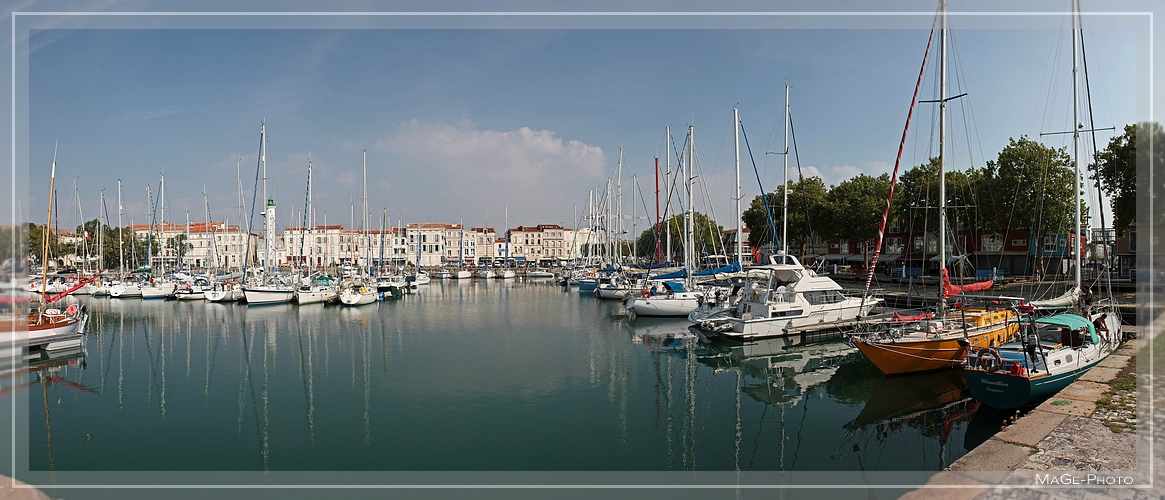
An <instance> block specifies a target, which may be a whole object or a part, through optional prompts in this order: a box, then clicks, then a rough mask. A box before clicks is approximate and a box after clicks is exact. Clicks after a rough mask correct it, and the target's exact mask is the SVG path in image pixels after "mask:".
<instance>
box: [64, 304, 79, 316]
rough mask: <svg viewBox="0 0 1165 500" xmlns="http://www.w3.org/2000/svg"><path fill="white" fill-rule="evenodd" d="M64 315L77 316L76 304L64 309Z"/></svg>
mask: <svg viewBox="0 0 1165 500" xmlns="http://www.w3.org/2000/svg"><path fill="white" fill-rule="evenodd" d="M65 314H67V315H69V316H73V315H76V314H77V304H70V305H69V307H66V308H65Z"/></svg>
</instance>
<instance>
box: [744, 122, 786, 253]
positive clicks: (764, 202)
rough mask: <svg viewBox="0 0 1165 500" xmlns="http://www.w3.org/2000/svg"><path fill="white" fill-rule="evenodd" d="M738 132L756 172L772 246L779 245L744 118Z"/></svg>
mask: <svg viewBox="0 0 1165 500" xmlns="http://www.w3.org/2000/svg"><path fill="white" fill-rule="evenodd" d="M740 134H741V135H743V136H744V147H745V149H747V150H748V159H749V160H750V161H752V171H753V173H755V174H756V183H757V185H759V186H760V198H761V203H762V204H763V205H764V207H765V216H766V217H768V219H769V228H771V229H772V231H773V244H774V245H775V246H774V248H777V246H776V245H780V243H781V242H780V241H777V225H776V224H774V223H773V212H772V210H770V207H769V196H768V193H765V186H764V184H763V183H762V182H761V180H760V170H757V168H756V158H755V157H753V155H752V146H751V145H750V144H749V142H748V132H745V130H744V120H741V121H740ZM738 236H739V235H738ZM757 242H758V243H763V242H764V240H758V241H757ZM758 246H759V245H758Z"/></svg>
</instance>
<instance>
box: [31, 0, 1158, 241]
mask: <svg viewBox="0 0 1165 500" xmlns="http://www.w3.org/2000/svg"><path fill="white" fill-rule="evenodd" d="M909 7H911V8H912V9H911V10H919V9H921V10H924V11H933V9H934V6H932V5H930V4H929V3H912V4H910V5H909ZM957 7H958V6H957V5H952V9H956V8H957ZM1039 7H1040V8H1039V9H1032V10H1052V11H1062V10H1066V9H1068V8H1069V6H1068V4H1067V2H1046V3H1041V4H1039ZM113 10H122V9H116V8H115V9H113ZM506 10H510V9H506ZM697 10H700V9H697ZM1134 10H1135V9H1134ZM986 17H988V18H986V19H985V18H984V17H975V18H971V17H968V16H964V17H958V16H953V17H952V18H951V41H950V45H949V54H950V55H949V56H948V57H949V63H948V67H949V72H950V73H949V74H950V76H949V78H950V80H951V81H950V82H949V84H948V85H949V90H948V95H957V94H960V93H963V92H966V93H967V95H966V96H965V97H962V98H960V99H958V100H955V101H953V102H952V104H951V105H950V110H951V114H950V118H949V120H950V122H949V123H950V128H949V131H948V141H949V142H948V152H949V153H950V154H949V155H948V165H949V166H950V167H949V168H953V169H958V170H962V169H965V168H967V167H970V166H976V167H981V166H983V165H984V163H985V162H986V161H989V160H992V159H994V158H995V156H996V155H997V154H998V152H999V151H1000V149H1001V148H1002V147H1003V146H1005V145H1006V144H1007V141H1008V139H1009V138H1013V137H1015V138H1018V137H1019V136H1021V135H1027V136H1029V137H1033V138H1038V139H1040V140H1042V141H1044V142H1045V143H1047V144H1049V145H1052V146H1055V147H1062V146H1069V145H1070V141H1071V138H1070V136H1046V137H1043V138H1040V137H1039V134H1040V133H1042V132H1056V131H1062V130H1069V129H1070V127H1071V126H1070V123H1071V72H1070V71H1071V60H1070V57H1071V53H1070V43H1071V42H1070V38H1069V37H1070V35H1069V33H1068V31H1067V29H1066V28H1067V27H1068V25H1067V23H1068V21H1067V18H1064V19H1062V20H1060V21H1062V22H1060V21H1049V22H1044V23H1042V24H1041V23H1033V24H1034V25H1035V26H1033V27H1030V28H1025V27H1022V26H1021V27H1016V25H1015V24H1016V23H1015V16H999V18H998V23H996V24H998V25H999V26H1001V27H994V26H993V21H992V19H990V18H989V16H986ZM219 21H222V22H219ZM228 21H229V22H228ZM521 21H522V22H521V23H519V24H520V26H521V29H506V28H498V27H497V26H498V23H495V24H490V25H488V26H486V27H485V28H483V29H463V28H462V25H460V24H458V23H453V22H447V24H449V27H443V26H442V22H446V21H443V20H438V21H437V22H434V23H417V26H408V27H407V28H406V29H399V26H393V27H392V28H391V29H389V28H381V27H378V26H377V25H375V23H374V24H373V25H372V26H371V27H368V26H362V27H360V29H351V28H328V27H323V28H318V27H311V22H310V20H305V22H303V23H301V25H303V26H307V27H304V28H296V27H293V28H286V27H283V26H282V25H280V24H279V23H276V26H274V27H273V26H272V25H271V24H270V23H267V24H265V23H264V21H263V20H262V19H254V20H252V19H246V18H243V19H234V18H230V19H224V20H215V19H210V20H206V21H205V22H203V23H202V24H201V25H198V26H196V27H194V28H188V27H184V26H179V27H173V26H170V25H168V24H166V23H165V22H161V23H152V21H148V20H145V21H138V20H132V19H131V20H129V21H127V22H125V23H121V24H117V23H106V24H103V23H101V22H96V23H89V24H86V23H80V24H79V25H80V29H74V28H73V27H71V26H70V25H69V24H68V23H64V24H62V25H61V26H53V25H49V27H48V28H46V29H33V30H32V31H30V32H29V33H28V39H27V41H28V43H27V45H28V65H27V95H28V128H27V144H28V191H29V195H28V203H27V205H26V206H27V207H28V211H29V213H31V214H32V215H31V216H25V217H23V219H24V220H28V219H32V220H40V219H41V218H43V211H44V207H45V202H46V198H47V194H48V177H49V170H50V166H51V164H52V162H53V156H54V154H55V155H56V163H57V179H56V188H57V196H58V197H59V199H58V202H57V209H58V216H59V217H60V219H59V220H60V223H61V225H62V226H73V225H76V224H77V221H78V220H79V219H78V216H77V212H78V210H77V199H78V198H79V200H80V212H81V213H82V214H83V216H84V218H85V219H86V220H88V219H92V218H94V217H95V214H96V213H97V210H98V204H99V199H98V197H99V195H100V191H101V190H102V189H103V190H104V196H105V198H106V207H107V208H106V210H108V217H109V219H110V222H111V223H114V224H115V223H116V216H117V209H116V207H117V203H116V196H117V180H118V179H121V180H122V189H123V194H122V196H123V199H124V203H125V207H126V216H125V220H124V222H125V223H129V219H130V218H133V219H134V221H135V222H138V223H141V222H144V221H145V220H146V219H148V217H149V209H148V208H147V201H146V186H147V184H149V185H151V186H152V188H151V189H152V190H153V194H154V196H156V195H157V189H158V182H159V179H160V176H161V174H162V172H163V171H164V172H165V179H166V194H165V200H164V201H165V204H166V218H167V219H168V220H170V221H173V222H177V223H183V222H185V220H186V213H189V218H190V220H191V221H202V220H203V219H204V217H205V215H204V213H205V210H206V209H207V206H209V211H210V215H211V218H212V219H215V220H223V219H224V218H227V219H229V220H230V222H231V223H232V224H235V223H237V222H238V220H239V218H240V211H239V208H238V205H239V197H240V196H239V192H238V185H239V184H240V183H241V185H242V190H243V198H244V200H245V203H246V204H247V205H248V206H247V208H246V209H245V210H244V211H243V214H244V215H249V213H250V207H249V205H250V203H251V200H252V190H253V189H256V186H258V187H257V189H258V190H259V192H260V196H261V193H262V189H263V188H262V184H261V181H260V182H259V183H258V184H257V183H256V177H257V167H258V161H257V159H258V150H259V132H260V124H261V123H264V122H265V123H266V128H267V133H268V141H269V151H268V155H267V177H268V180H267V191H268V193H269V195H270V196H272V197H273V198H274V199H275V202H276V203H277V205H278V210H277V218H278V220H279V225H280V226H281V227H283V226H287V225H289V224H290V225H296V226H297V225H300V224H301V220H302V219H301V217H302V216H301V215H300V214H299V213H298V212H299V211H300V210H302V208H303V206H304V204H305V201H306V200H305V199H306V182H307V170H308V161H309V158H310V161H311V165H312V168H313V200H312V203H313V205H314V206H315V222H316V223H317V224H323V223H324V222H325V214H326V221H327V223H329V224H336V223H340V224H344V225H345V226H349V225H350V222H349V220H350V218H354V219H355V221H356V223H355V227H359V226H360V225H361V223H360V218H361V217H360V211H361V208H360V207H361V201H362V200H361V198H362V191H363V188H362V186H364V185H366V189H367V193H368V196H367V198H368V200H367V202H368V206H369V212H370V213H371V214H372V215H371V218H372V219H373V220H374V221H375V222H373V223H372V224H371V225H372V226H374V227H379V226H380V224H381V216H382V214H384V213H385V212H387V214H388V216H389V217H390V222H389V224H396V223H397V222H398V220H399V219H398V218H400V217H403V220H404V221H405V222H446V223H458V222H460V221H464V223H465V224H466V225H468V226H485V225H489V226H495V227H502V226H504V225H505V223H506V221H507V220H508V223H509V226H510V227H516V226H518V225H533V224H540V223H551V224H561V225H563V226H566V227H575V226H576V225H578V223H579V222H578V221H579V218H580V217H581V216H582V215H584V214H585V212H586V211H587V203H588V197H589V196H590V194H591V192H592V190H593V191H594V193H595V194H594V196H595V198H596V199H598V198H601V197H602V196H603V193H604V192H605V189H606V182H607V179H609V178H612V177H613V176H615V175H616V172H617V170H616V168H617V165H618V164H619V159H620V149H622V169H621V171H622V178H621V180H614V181H613V182H612V188H611V189H612V190H614V189H615V184H616V183H618V184H621V186H622V193H623V195H622V199H623V205H624V208H623V212H624V214H625V216H626V217H627V218H628V219H627V220H628V222H627V223H626V224H627V225H628V226H631V224H632V223H631V215H632V198H633V196H635V197H638V196H640V194H634V195H633V194H632V192H633V191H634V189H633V188H632V176H635V178H636V179H637V181H638V183H639V187H638V192H639V193H641V194H642V195H643V196H646V197H648V198H649V200H648V201H646V202H644V201H642V200H639V201H638V206H637V207H636V208H635V211H636V212H637V215H638V216H639V217H641V219H639V220H638V221H637V222H636V225H637V229H636V230H637V231H642V230H643V229H644V228H646V224H647V223H648V222H647V219H645V218H642V217H644V212H645V210H647V211H650V212H651V216H652V217H654V211H655V203H654V196H655V195H654V190H655V173H654V165H655V158H657V157H658V158H660V164H661V168H666V165H664V164H665V162H666V156H667V154H668V152H667V148H668V147H669V146H667V145H666V143H665V126H668V125H670V126H671V129H672V141H673V144H672V145H671V146H670V147H671V148H672V149H673V151H675V150H679V149H682V148H684V147H685V146H684V140H685V136H686V134H687V130H688V127H689V125H690V126H693V127H694V130H695V137H696V140H695V149H696V158H697V164H698V170H697V172H696V173H695V177H696V178H695V181H694V182H695V183H696V184H697V186H696V188H695V190H696V195H695V198H696V201H695V202H694V205H695V207H696V209H697V210H699V211H702V212H709V211H711V212H713V213H714V214H715V217H716V219H717V220H718V221H719V222H720V223H721V224H722V225H724V226H725V227H726V228H732V227H734V226H735V222H734V211H735V202H734V201H733V200H734V197H735V163H734V152H733V127H732V109H733V107H734V106H735V107H737V108H738V109H739V111H740V116H741V119H742V122H743V129H744V132H745V134H747V146H746V143H745V139H743V138H742V139H741V155H742V158H741V179H742V180H741V186H742V193H743V199H744V202H743V203H744V205H745V206H747V203H748V201H749V200H751V199H752V198H753V197H754V196H755V195H757V194H758V193H759V192H760V186H761V185H763V187H764V189H765V191H772V190H773V189H774V188H775V187H776V186H777V185H779V183H780V182H781V178H782V175H783V169H782V160H783V158H782V156H781V155H779V154H775V153H779V152H780V151H782V150H783V147H784V142H783V141H784V138H783V137H784V136H783V133H784V117H783V108H784V100H785V84H786V83H788V85H789V86H790V90H789V98H790V112H791V115H792V125H793V129H794V131H795V141H796V155H795V156H793V155H790V157H789V165H790V172H791V175H792V176H794V178H795V176H796V175H797V167H798V164H799V166H800V172H801V173H802V174H803V175H805V176H813V175H816V176H820V177H822V178H823V180H824V181H825V182H826V184H827V185H836V184H838V183H839V182H842V181H844V180H846V179H848V178H851V177H853V176H854V175H858V174H868V175H879V174H882V173H888V172H890V171H891V169H892V168H893V165H894V162H895V158H896V153H897V151H898V146H899V140H900V138H901V135H902V128H903V126H904V122H905V119H906V114H907V111H908V108H909V105H910V100H911V93H912V92H913V90H914V86H915V81H916V79H917V78H918V72H919V66H920V64H921V63H922V56H923V52H924V50H925V49H926V44H927V37H928V35H929V31H928V29H929V26H930V23H931V18H930V17H927V16H916V17H914V18H911V19H910V20H908V21H904V22H898V23H887V22H885V20H883V19H879V18H877V17H869V18H859V19H858V20H857V21H854V22H842V21H841V20H839V21H836V24H837V27H831V23H834V22H835V21H833V20H830V19H828V18H827V19H825V20H823V21H815V22H814V23H809V24H810V26H809V27H808V28H764V27H762V28H756V29H722V28H723V25H724V24H725V23H723V22H719V21H718V20H716V19H715V18H710V19H709V20H707V22H704V20H703V19H700V18H696V19H692V20H691V21H690V22H688V23H687V25H686V26H685V27H680V28H666V27H665V29H658V27H657V26H655V25H653V24H652V23H650V22H647V21H641V20H638V19H635V18H630V19H628V18H623V17H615V18H614V20H613V21H612V20H598V21H594V22H588V23H583V24H584V25H585V26H584V28H585V29H574V28H571V27H570V26H569V24H568V25H567V27H562V25H561V24H557V23H552V22H550V21H543V22H540V21H539V20H538V19H534V20H528V19H526V20H521ZM1091 21H1092V19H1091V18H1090V19H1089V20H1087V21H1086V22H1091ZM86 22H89V21H86ZM135 23H137V24H140V26H139V25H136V24H135ZM107 24H109V26H107ZM321 24H323V25H325V26H328V23H326V22H323V23H321ZM405 24H406V25H407V24H408V23H405ZM500 24H501V25H504V23H500ZM1097 24H1104V23H1100V22H1098V23H1097ZM1110 24H1113V23H1109V24H1105V26H1103V27H1099V28H1096V29H1091V30H1089V29H1088V26H1087V25H1086V26H1085V28H1086V30H1085V37H1086V38H1085V41H1086V48H1087V54H1088V58H1089V59H1088V72H1089V78H1090V90H1091V94H1092V100H1093V114H1094V116H1095V117H1096V118H1095V120H1096V126H1097V127H1115V128H1116V129H1117V130H1118V131H1119V130H1120V129H1122V128H1123V126H1124V125H1126V124H1129V123H1134V122H1135V121H1137V120H1144V119H1147V117H1148V116H1150V113H1149V111H1148V106H1147V104H1146V96H1147V95H1148V92H1147V91H1146V90H1145V85H1146V84H1145V83H1144V82H1146V81H1147V75H1146V72H1145V71H1144V70H1143V66H1144V64H1143V63H1144V61H1146V60H1147V55H1146V49H1147V47H1145V46H1144V45H1145V44H1144V43H1143V39H1144V37H1142V38H1138V34H1137V32H1136V31H1135V30H1133V29H1130V28H1128V26H1127V25H1128V24H1129V23H1126V25H1125V26H1120V25H1119V23H1115V24H1118V25H1117V26H1111V25H1110ZM1142 24H1144V23H1142ZM888 25H889V26H890V27H887V26H888ZM906 25H908V26H907V27H905V28H904V27H902V26H906ZM111 26H112V27H111ZM434 26H435V27H434ZM937 52H938V47H937V41H936V42H935V46H934V47H933V48H932V54H931V56H932V57H931V58H930V61H929V62H928V66H927V71H926V74H925V76H924V79H923V84H922V85H923V86H922V89H921V91H920V99H923V100H925V99H934V98H936V97H937V95H938V92H937V90H936V87H937V76H936V75H937V73H936V71H935V70H936V69H937V68H938V63H937V62H936V61H935V57H936V56H937ZM1138 58H1139V59H1138ZM1139 68H1141V69H1139ZM1138 71H1140V73H1138ZM1138 78H1140V80H1138ZM18 81H20V80H19V79H18ZM1138 85H1140V86H1141V87H1140V88H1138ZM1138 96H1140V98H1138ZM936 109H937V107H936V106H935V105H933V104H926V103H920V104H918V105H917V107H916V109H915V111H914V121H913V123H912V129H911V131H910V134H909V136H908V139H907V143H906V147H905V151H904V154H903V158H902V166H903V169H905V168H909V166H911V165H917V164H920V163H923V162H925V161H926V159H927V158H929V157H930V156H935V155H937V133H936V132H935V130H936V129H937V119H936ZM1112 134H1113V132H1100V133H1099V135H1098V136H1097V142H1098V144H1099V146H1100V147H1101V148H1103V147H1104V145H1105V144H1107V142H1108V139H1109V137H1111V136H1112ZM1089 142H1090V141H1089ZM749 150H751V157H750V155H749ZM365 151H366V154H367V182H366V183H363V182H362V177H363V173H362V154H364V152H365ZM671 161H672V163H673V168H674V165H675V164H676V163H675V162H676V154H675V153H674V152H673V153H672V155H671ZM754 164H755V171H754ZM259 175H261V174H259ZM758 177H759V178H760V182H758V180H757V178H758ZM240 178H241V181H240ZM74 183H75V184H76V192H74ZM204 190H205V192H206V197H207V203H206V204H204V202H203V192H204ZM661 197H662V198H664V199H666V193H664V194H662V195H661ZM1090 203H1095V202H1094V201H1092V202H1090ZM353 207H354V208H353ZM260 210H261V207H260ZM1106 210H1107V209H1106ZM258 211H259V210H256V211H255V214H256V215H255V219H254V221H255V223H256V224H261V222H260V221H261V218H260V217H259V216H258ZM353 212H355V214H354V216H353V215H352V213H353ZM38 214H39V215H38ZM18 218H21V217H19V216H18ZM628 229H631V228H630V227H628ZM256 232H257V231H256Z"/></svg>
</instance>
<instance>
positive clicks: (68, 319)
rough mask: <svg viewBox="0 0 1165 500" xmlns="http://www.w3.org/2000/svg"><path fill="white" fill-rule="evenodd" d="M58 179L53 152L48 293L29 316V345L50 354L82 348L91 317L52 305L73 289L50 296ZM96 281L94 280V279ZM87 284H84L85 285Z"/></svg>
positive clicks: (45, 254) (44, 237)
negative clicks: (55, 192) (54, 199)
mask: <svg viewBox="0 0 1165 500" xmlns="http://www.w3.org/2000/svg"><path fill="white" fill-rule="evenodd" d="M56 180H57V159H56V152H54V153H53V168H52V174H51V176H50V177H49V204H48V207H49V208H48V211H47V216H46V217H45V219H46V221H45V225H44V230H43V231H42V232H41V241H42V247H43V248H42V252H41V255H42V258H41V267H42V268H43V269H42V276H41V290H45V293H42V294H41V295H40V303H39V305H38V306H37V308H36V309H33V310H32V311H31V312H30V313H29V315H28V346H29V349H44V350H46V351H51V350H59V349H68V348H74V347H78V346H80V345H81V334H80V331H81V330H82V329H83V328H84V326H85V321H86V320H87V319H88V317H89V316H88V314H86V312H85V308H84V306H78V305H76V304H73V305H70V306H68V307H67V308H65V310H63V311H62V310H61V309H59V308H50V307H49V304H52V303H53V302H56V301H58V300H60V299H62V298H64V297H65V296H66V295H68V294H69V292H71V291H72V290H66V291H64V293H59V294H56V295H54V296H52V297H49V296H48V292H47V291H48V280H49V275H48V273H49V266H48V261H49V234H48V232H49V224H51V223H52V214H53V192H54V191H53V187H54V184H55V183H56ZM90 280H92V278H91V279H90ZM83 284H84V283H82V285H83ZM17 320H18V319H17V318H14V319H13V320H12V321H11V322H7V323H8V324H10V325H12V330H17V327H16V324H17V323H16V321H17Z"/></svg>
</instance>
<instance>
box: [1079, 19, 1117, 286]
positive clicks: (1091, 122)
mask: <svg viewBox="0 0 1165 500" xmlns="http://www.w3.org/2000/svg"><path fill="white" fill-rule="evenodd" d="M1077 16H1079V13H1077ZM1078 22H1079V21H1078ZM1080 26H1081V27H1080V55H1081V57H1082V58H1083V60H1084V61H1083V66H1084V93H1085V94H1086V95H1087V96H1088V98H1087V99H1086V101H1085V102H1087V103H1088V129H1089V130H1090V132H1089V135H1091V136H1092V155H1093V156H1092V158H1093V162H1092V166H1093V168H1094V169H1095V175H1096V197H1097V203H1096V210H1097V212H1099V215H1100V234H1101V237H1102V238H1103V239H1104V257H1105V260H1106V261H1108V262H1106V264H1105V266H1104V274H1105V275H1106V276H1107V279H1106V280H1105V282H1106V283H1107V285H1108V287H1107V288H1108V289H1107V290H1106V291H1107V292H1108V296H1109V297H1112V276H1111V273H1112V270H1111V267H1112V266H1111V265H1109V264H1111V263H1112V262H1111V257H1110V256H1109V251H1110V250H1109V247H1108V230H1107V227H1108V226H1107V224H1106V221H1105V219H1104V193H1103V192H1102V191H1101V189H1100V152H1099V150H1098V149H1097V148H1096V120H1095V119H1094V117H1093V114H1092V89H1091V88H1090V87H1089V85H1088V53H1087V52H1086V51H1085V50H1084V27H1083V24H1081V25H1080ZM1114 133H1115V132H1114ZM1077 251H1081V250H1077ZM1097 278H1098V279H1099V276H1097Z"/></svg>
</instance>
